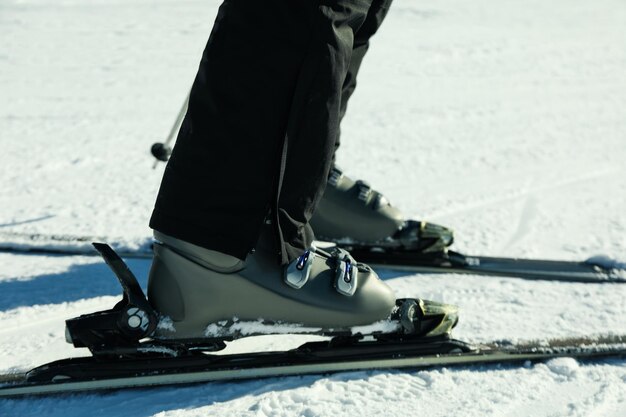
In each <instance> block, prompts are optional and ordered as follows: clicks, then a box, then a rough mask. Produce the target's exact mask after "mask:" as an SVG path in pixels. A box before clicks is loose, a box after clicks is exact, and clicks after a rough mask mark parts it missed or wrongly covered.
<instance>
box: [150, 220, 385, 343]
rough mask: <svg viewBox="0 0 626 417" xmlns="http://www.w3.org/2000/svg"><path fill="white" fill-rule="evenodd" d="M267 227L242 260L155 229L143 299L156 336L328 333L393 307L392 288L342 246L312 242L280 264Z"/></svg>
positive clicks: (379, 317) (382, 314)
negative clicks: (330, 249)
mask: <svg viewBox="0 0 626 417" xmlns="http://www.w3.org/2000/svg"><path fill="white" fill-rule="evenodd" d="M266 229H269V228H266ZM270 235H271V233H268V232H267V231H266V232H264V233H263V234H262V236H261V238H260V240H259V243H258V245H257V247H256V248H255V251H254V253H253V254H250V255H248V257H247V259H246V260H245V261H242V260H240V259H238V258H235V257H232V256H229V255H226V254H223V253H220V252H215V251H212V250H208V249H205V248H202V247H199V246H196V245H193V244H190V243H188V242H185V241H182V240H179V239H176V238H173V237H171V236H167V235H164V234H162V233H159V232H155V239H156V240H157V242H156V243H155V245H154V260H153V264H152V268H151V270H150V275H149V281H148V299H149V301H150V304H151V305H152V306H153V307H154V308H155V310H156V311H157V312H159V313H160V314H161V315H162V316H164V317H166V318H165V319H162V320H161V323H160V325H159V327H158V328H157V330H156V332H155V334H154V337H155V338H157V339H159V338H160V339H200V338H224V339H228V338H230V339H233V338H237V337H243V336H248V335H253V334H264V333H315V334H331V333H332V334H334V333H337V332H342V331H350V328H353V327H355V326H362V325H370V324H372V323H375V322H380V321H383V322H384V321H385V320H386V319H388V318H390V317H391V315H392V313H393V311H394V310H397V307H396V301H395V297H394V293H393V291H392V290H391V289H390V288H389V287H388V286H387V285H386V284H385V283H384V282H383V281H381V280H380V279H379V278H378V276H377V275H376V273H375V272H374V271H372V270H371V269H370V268H369V267H368V266H367V265H363V264H359V263H356V262H355V261H354V259H352V257H351V256H350V255H349V254H348V253H347V252H346V251H344V250H341V249H337V250H336V251H335V252H334V253H332V254H329V253H326V252H324V251H322V250H319V249H315V248H311V249H310V250H308V251H306V252H305V253H304V254H303V255H302V256H301V257H300V258H299V259H297V260H295V261H294V262H292V263H291V264H290V265H288V266H287V267H282V266H280V265H279V264H278V262H277V260H276V247H275V244H273V239H271V238H270ZM382 326H383V327H384V324H382Z"/></svg>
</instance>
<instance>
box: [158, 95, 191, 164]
mask: <svg viewBox="0 0 626 417" xmlns="http://www.w3.org/2000/svg"><path fill="white" fill-rule="evenodd" d="M190 94H191V91H190V92H189V94H187V98H186V99H185V101H184V102H183V106H182V107H181V108H180V111H179V112H178V116H176V120H175V121H174V124H173V125H172V129H171V130H170V133H169V135H167V138H166V139H165V142H156V143H155V144H153V145H152V147H151V148H150V152H151V153H152V156H154V157H155V158H156V161H154V165H152V169H156V167H157V165H158V164H159V161H163V162H167V160H168V159H169V158H170V155H171V154H172V147H171V146H170V142H172V139H174V135H176V133H177V132H178V129H180V125H181V124H182V123H183V119H184V118H185V113H187V106H188V105H189V96H190Z"/></svg>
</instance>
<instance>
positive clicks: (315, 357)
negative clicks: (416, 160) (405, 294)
mask: <svg viewBox="0 0 626 417" xmlns="http://www.w3.org/2000/svg"><path fill="white" fill-rule="evenodd" d="M625 356H626V336H607V337H597V338H571V339H556V340H551V341H547V342H528V343H522V344H508V343H503V342H500V343H498V342H494V343H489V344H478V345H472V344H468V343H464V342H461V341H458V340H454V339H445V338H444V339H441V338H440V339H436V340H430V341H429V340H428V338H422V339H416V340H412V339H410V338H409V339H406V340H377V341H358V342H354V341H346V340H335V339H332V340H330V341H322V342H310V343H305V344H303V345H302V346H300V347H298V348H296V349H292V350H287V351H279V352H257V353H247V354H246V353H244V354H231V355H216V354H206V353H196V354H192V355H185V356H180V357H165V358H164V357H150V356H147V357H145V358H127V359H108V360H106V359H103V358H94V357H87V358H73V359H65V360H60V361H56V362H52V363H49V364H46V365H43V366H41V367H38V368H35V369H33V370H31V371H29V372H27V373H25V374H20V375H9V376H4V377H0V380H2V379H4V380H7V379H12V381H11V382H8V383H6V384H5V385H4V386H1V387H0V397H18V396H26V395H52V394H63V393H77V392H84V391H103V390H113V389H129V388H146V387H156V386H171V385H181V384H193V383H206V382H215V381H235V380H246V379H257V378H268V377H285V376H294V375H307V374H329V373H336V372H346V371H365V370H391V369H398V370H401V369H405V370H406V369H423V368H432V367H457V366H474V365H480V364H484V365H488V364H516V363H526V362H540V361H546V360H549V359H553V358H559V357H570V358H575V359H577V360H581V361H582V360H598V359H600V358H623V357H625Z"/></svg>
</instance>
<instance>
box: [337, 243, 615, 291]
mask: <svg viewBox="0 0 626 417" xmlns="http://www.w3.org/2000/svg"><path fill="white" fill-rule="evenodd" d="M346 249H348V250H349V251H350V253H351V254H352V256H354V257H355V259H358V260H359V261H361V262H364V263H366V264H369V265H370V266H372V267H373V268H374V269H376V268H378V269H380V268H388V269H395V270H407V271H412V272H419V273H454V274H471V275H486V276H500V277H511V278H521V279H527V280H545V281H562V282H579V283H593V284H604V283H626V264H622V263H619V262H617V261H615V260H612V259H609V258H604V257H597V258H591V259H589V260H586V261H582V262H577V261H558V260H545V259H524V258H506V257H493V256H474V255H464V254H462V253H459V252H455V251H452V250H448V251H445V252H438V253H422V254H420V253H414V252H409V251H401V250H390V249H384V250H383V249H379V248H372V247H365V246H347V247H346Z"/></svg>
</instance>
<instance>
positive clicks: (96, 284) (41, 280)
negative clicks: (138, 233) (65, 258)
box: [0, 260, 150, 311]
mask: <svg viewBox="0 0 626 417" xmlns="http://www.w3.org/2000/svg"><path fill="white" fill-rule="evenodd" d="M128 266H129V268H130V269H131V271H133V273H134V274H135V276H136V277H137V280H138V281H139V284H140V285H141V287H142V288H143V289H144V291H145V288H146V283H147V277H148V271H149V269H150V261H148V260H129V261H128ZM121 294H122V287H121V286H120V284H119V281H118V280H117V278H116V277H115V275H114V274H113V271H111V270H110V269H109V267H108V266H107V265H106V264H105V263H104V262H99V263H93V264H85V265H73V266H72V267H70V269H69V270H68V271H64V272H62V273H57V274H44V275H39V276H36V277H33V278H32V279H29V280H28V281H20V280H10V281H2V282H0V311H2V310H10V309H13V308H17V307H24V306H32V305H36V304H58V303H63V302H72V301H78V300H82V299H85V298H94V297H100V296H104V295H121Z"/></svg>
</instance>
